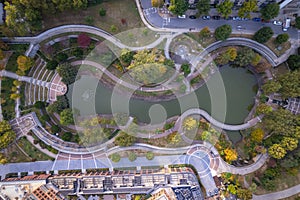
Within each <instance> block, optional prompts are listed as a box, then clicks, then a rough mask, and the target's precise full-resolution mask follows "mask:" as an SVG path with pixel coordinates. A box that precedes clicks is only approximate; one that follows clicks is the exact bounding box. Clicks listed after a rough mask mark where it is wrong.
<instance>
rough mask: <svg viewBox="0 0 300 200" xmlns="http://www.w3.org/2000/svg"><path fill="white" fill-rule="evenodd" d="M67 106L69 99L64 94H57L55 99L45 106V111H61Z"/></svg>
mask: <svg viewBox="0 0 300 200" xmlns="http://www.w3.org/2000/svg"><path fill="white" fill-rule="evenodd" d="M68 107H69V101H68V99H67V97H66V96H65V95H63V96H58V97H57V100H56V101H55V102H53V103H52V104H50V105H49V106H48V107H47V111H48V112H50V113H55V112H56V113H60V112H61V111H63V110H64V109H65V108H68Z"/></svg>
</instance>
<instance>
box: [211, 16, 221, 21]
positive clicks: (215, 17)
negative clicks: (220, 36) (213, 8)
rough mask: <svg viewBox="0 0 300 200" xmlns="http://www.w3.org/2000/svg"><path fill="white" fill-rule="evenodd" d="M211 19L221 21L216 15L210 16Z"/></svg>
mask: <svg viewBox="0 0 300 200" xmlns="http://www.w3.org/2000/svg"><path fill="white" fill-rule="evenodd" d="M212 18H213V19H214V20H220V19H221V17H220V16H217V15H215V16H212Z"/></svg>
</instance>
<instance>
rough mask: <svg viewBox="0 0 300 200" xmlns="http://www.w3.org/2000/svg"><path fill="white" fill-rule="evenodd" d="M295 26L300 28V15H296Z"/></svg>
mask: <svg viewBox="0 0 300 200" xmlns="http://www.w3.org/2000/svg"><path fill="white" fill-rule="evenodd" d="M295 22H296V23H295V27H296V28H297V29H300V17H296V19H295Z"/></svg>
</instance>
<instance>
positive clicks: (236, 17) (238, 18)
mask: <svg viewBox="0 0 300 200" xmlns="http://www.w3.org/2000/svg"><path fill="white" fill-rule="evenodd" d="M232 20H238V21H240V20H242V18H240V17H238V16H234V17H233V18H232Z"/></svg>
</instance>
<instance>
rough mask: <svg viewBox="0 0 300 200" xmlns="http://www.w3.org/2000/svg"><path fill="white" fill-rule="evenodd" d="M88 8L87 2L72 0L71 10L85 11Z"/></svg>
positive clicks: (86, 0) (85, 0)
mask: <svg viewBox="0 0 300 200" xmlns="http://www.w3.org/2000/svg"><path fill="white" fill-rule="evenodd" d="M87 6H88V0H73V8H75V9H86V8H87Z"/></svg>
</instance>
